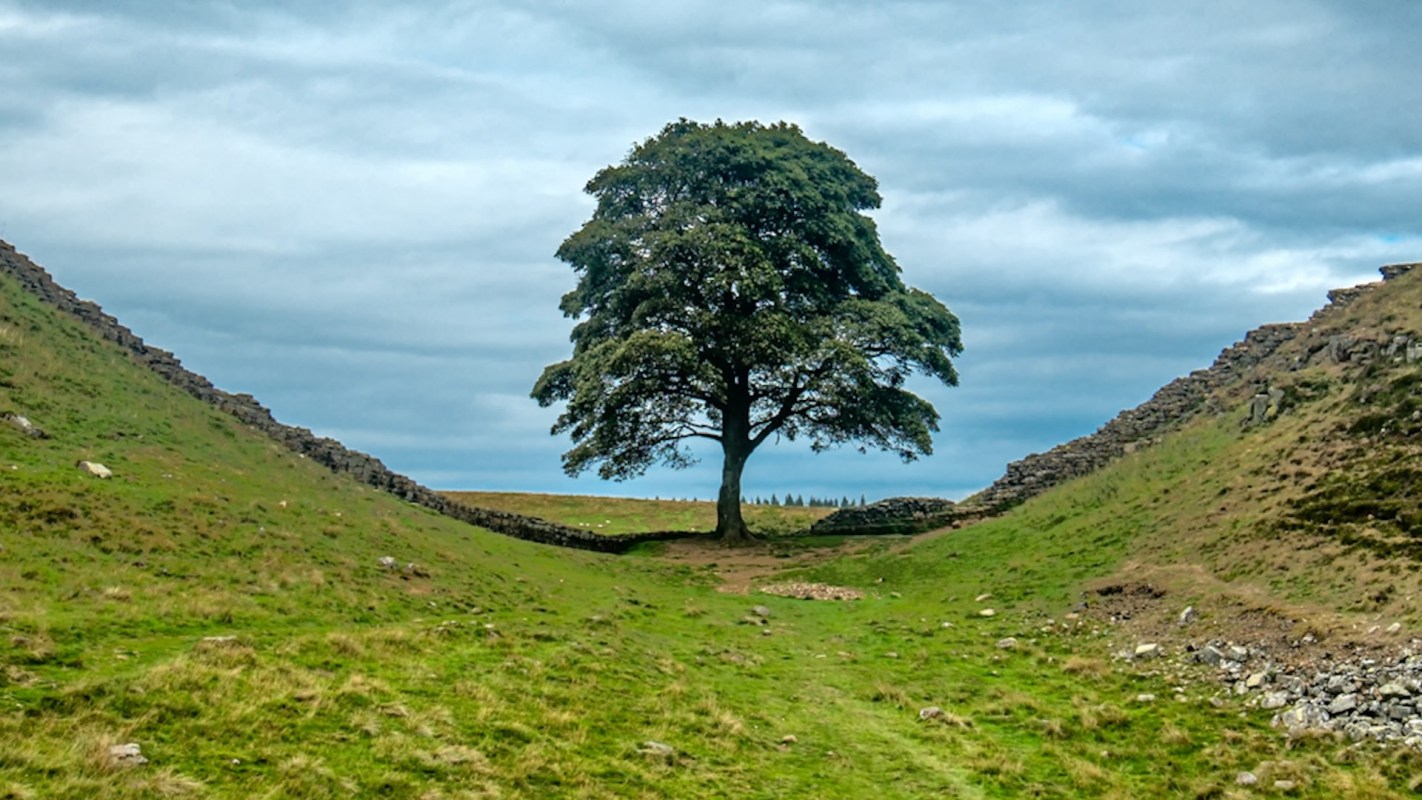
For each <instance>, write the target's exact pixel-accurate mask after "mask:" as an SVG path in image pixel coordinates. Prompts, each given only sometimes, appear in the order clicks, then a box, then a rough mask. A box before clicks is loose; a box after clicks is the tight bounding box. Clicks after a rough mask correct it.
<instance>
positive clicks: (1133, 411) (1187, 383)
mask: <svg viewBox="0 0 1422 800" xmlns="http://www.w3.org/2000/svg"><path fill="white" fill-rule="evenodd" d="M1418 266H1422V264H1418V263H1407V264H1389V265H1386V266H1383V267H1379V268H1378V271H1379V272H1380V273H1381V274H1382V280H1381V281H1374V282H1372V283H1365V284H1360V285H1358V286H1353V287H1349V288H1346V289H1334V290H1333V291H1330V292H1329V293H1328V303H1327V304H1326V305H1324V306H1323V307H1322V308H1320V309H1318V310H1317V311H1315V312H1314V313H1313V314H1312V315H1311V316H1310V317H1309V319H1308V320H1307V321H1304V322H1285V323H1271V324H1268V325H1262V326H1260V327H1258V328H1255V329H1254V330H1252V331H1250V332H1249V333H1247V334H1245V336H1244V339H1243V340H1241V341H1239V342H1236V343H1234V344H1233V345H1230V346H1229V347H1226V348H1225V349H1224V350H1223V351H1221V352H1220V354H1219V356H1218V357H1217V358H1216V359H1215V361H1214V363H1213V364H1211V365H1210V366H1209V367H1207V368H1205V369H1200V370H1195V371H1194V372H1191V373H1190V374H1189V375H1186V376H1183V377H1180V378H1176V379H1175V380H1173V381H1171V382H1170V383H1168V384H1166V385H1165V386H1163V387H1161V389H1159V390H1158V391H1157V392H1156V393H1155V394H1154V395H1153V396H1152V397H1151V398H1150V399H1149V400H1147V401H1146V402H1144V403H1142V404H1140V405H1139V406H1136V407H1135V408H1129V409H1126V410H1125V411H1122V412H1121V413H1120V414H1118V415H1116V417H1115V418H1113V419H1112V420H1110V421H1109V422H1107V423H1106V424H1105V425H1103V426H1101V427H1100V428H1099V429H1097V430H1096V431H1095V432H1094V433H1090V434H1087V435H1086V436H1081V437H1078V438H1076V439H1072V440H1071V441H1069V442H1065V443H1063V444H1059V445H1057V446H1056V447H1053V448H1052V449H1050V450H1048V451H1047V452H1045V453H1033V454H1031V455H1029V456H1027V457H1026V458H1023V459H1020V460H1018V461H1014V462H1012V463H1010V464H1008V465H1007V469H1006V471H1005V472H1004V474H1003V476H1002V477H1001V478H998V479H997V480H996V481H994V482H993V484H992V485H991V486H989V487H988V488H987V489H984V490H983V491H981V492H979V493H977V494H976V495H973V497H971V498H969V502H970V503H974V504H977V505H981V506H984V507H986V508H987V509H991V510H994V511H1000V510H1003V509H1006V508H1009V507H1011V506H1014V505H1017V504H1019V503H1021V502H1022V501H1024V500H1026V499H1028V498H1030V497H1034V496H1036V495H1038V494H1041V493H1042V492H1044V491H1046V490H1047V489H1050V488H1052V487H1053V486H1056V485H1057V484H1060V483H1062V482H1064V481H1067V480H1070V479H1072V478H1076V477H1080V476H1082V475H1086V474H1089V473H1091V472H1094V471H1096V470H1097V469H1100V468H1101V467H1103V466H1105V465H1106V464H1108V463H1110V462H1111V461H1114V460H1115V459H1117V458H1120V457H1121V456H1123V455H1126V454H1127V453H1129V452H1131V451H1132V450H1134V449H1136V448H1137V447H1141V446H1143V445H1146V444H1150V443H1151V442H1152V441H1153V440H1155V439H1157V438H1158V437H1159V436H1161V435H1162V434H1164V433H1166V432H1167V431H1169V430H1172V429H1174V428H1177V427H1179V425H1180V424H1181V423H1183V422H1185V421H1186V420H1188V419H1189V418H1191V417H1192V416H1194V415H1195V414H1197V413H1200V412H1201V411H1204V410H1208V409H1210V408H1211V407H1212V402H1211V401H1212V400H1213V399H1214V396H1215V394H1216V392H1217V391H1218V390H1220V389H1223V388H1224V387H1226V386H1228V385H1229V384H1231V383H1233V382H1235V381H1239V380H1241V379H1242V378H1243V377H1245V376H1246V375H1247V373H1248V372H1249V371H1250V370H1251V369H1252V368H1254V367H1256V366H1258V365H1259V364H1261V363H1263V362H1264V361H1266V360H1267V359H1268V358H1269V357H1270V356H1273V355H1274V354H1275V353H1276V352H1278V351H1279V348H1280V347H1282V346H1283V345H1285V344H1286V343H1288V342H1291V341H1294V340H1295V339H1297V338H1298V337H1300V336H1301V335H1303V334H1305V333H1306V332H1307V331H1309V329H1310V327H1311V326H1317V325H1319V324H1320V323H1325V322H1326V321H1327V320H1328V319H1329V318H1330V317H1331V316H1333V315H1334V314H1336V313H1337V312H1338V311H1340V310H1341V309H1343V308H1345V307H1347V306H1349V305H1351V304H1352V303H1353V302H1354V301H1356V300H1357V299H1358V298H1359V297H1361V296H1362V295H1363V294H1365V293H1367V292H1370V291H1372V290H1374V289H1376V288H1378V287H1380V286H1382V285H1383V284H1384V283H1386V282H1387V281H1390V280H1393V279H1395V278H1397V277H1400V276H1402V275H1405V274H1407V273H1408V272H1410V271H1411V270H1412V269H1413V268H1414V267H1418ZM1335 360H1336V356H1335ZM1294 366H1295V367H1297V366H1301V365H1294ZM1214 410H1216V411H1222V410H1223V409H1219V408H1215V409H1214Z"/></svg>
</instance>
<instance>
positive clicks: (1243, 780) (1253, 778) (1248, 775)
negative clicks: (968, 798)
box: [1234, 772, 1259, 786]
mask: <svg viewBox="0 0 1422 800" xmlns="http://www.w3.org/2000/svg"><path fill="white" fill-rule="evenodd" d="M1234 782H1235V783H1237V784H1239V785H1240V786H1253V785H1254V784H1256V783H1258V782H1259V776H1257V775H1255V774H1254V773H1252V772H1241V773H1239V774H1238V775H1236V776H1234Z"/></svg>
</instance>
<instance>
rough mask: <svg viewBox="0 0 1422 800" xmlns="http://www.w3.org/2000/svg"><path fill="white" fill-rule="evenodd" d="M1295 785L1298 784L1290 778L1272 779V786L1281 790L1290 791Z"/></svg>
mask: <svg viewBox="0 0 1422 800" xmlns="http://www.w3.org/2000/svg"><path fill="white" fill-rule="evenodd" d="M1296 786H1298V784H1296V783H1294V782H1293V781H1290V780H1277V781H1274V788H1275V789H1276V790H1278V791H1281V792H1292V791H1293V790H1294V788H1295V787H1296Z"/></svg>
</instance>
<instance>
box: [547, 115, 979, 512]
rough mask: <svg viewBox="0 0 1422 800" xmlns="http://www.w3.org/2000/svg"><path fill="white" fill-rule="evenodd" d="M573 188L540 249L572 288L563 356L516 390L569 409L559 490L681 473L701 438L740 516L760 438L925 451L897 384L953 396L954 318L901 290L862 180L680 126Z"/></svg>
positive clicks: (871, 186)
mask: <svg viewBox="0 0 1422 800" xmlns="http://www.w3.org/2000/svg"><path fill="white" fill-rule="evenodd" d="M587 191H588V193H590V194H592V195H593V196H594V197H595V198H597V201H598V202H597V209H596V211H594V213H593V217H592V219H591V220H589V221H588V222H587V223H586V224H585V225H583V227H582V228H581V229H580V230H578V231H577V232H576V233H574V234H573V235H572V236H570V237H569V238H568V239H567V241H565V242H564V243H563V245H562V246H561V247H560V248H559V249H558V257H559V258H561V259H562V260H564V261H566V262H568V264H570V265H571V266H572V267H573V270H574V271H575V272H576V273H577V274H578V285H577V288H575V289H574V290H573V291H571V292H569V293H568V294H567V295H565V296H564V298H563V303H562V308H563V311H564V313H565V314H567V315H568V316H569V317H572V318H575V319H578V320H579V322H578V323H577V324H576V325H575V327H574V329H573V333H572V340H573V356H572V358H570V359H568V360H566V361H563V362H560V363H557V364H553V365H551V366H549V367H548V368H547V369H545V370H544V372H543V375H542V376H541V377H540V378H539V380H538V382H537V384H536V385H535V387H534V389H533V396H534V397H535V398H536V399H537V400H538V401H539V403H540V404H542V405H545V406H547V405H551V404H553V403H556V402H560V401H566V402H567V407H566V409H565V410H564V411H563V413H562V414H561V415H560V416H559V418H558V421H557V423H556V424H555V425H554V427H553V432H554V433H567V434H569V435H570V436H571V438H572V440H573V447H572V449H570V450H569V451H568V452H567V453H565V454H564V459H563V463H564V467H565V469H566V470H567V471H568V472H569V473H570V474H577V473H580V472H582V471H583V470H585V469H587V468H589V467H590V466H592V465H597V466H598V474H599V475H601V476H602V477H603V478H609V479H622V478H627V477H631V476H634V475H638V474H641V473H642V472H643V471H644V470H646V469H647V468H648V467H649V466H650V465H652V464H655V463H662V464H665V465H668V466H671V467H682V466H685V465H687V464H688V463H690V461H691V458H692V455H691V452H690V450H689V449H688V447H687V441H688V440H690V439H694V438H698V437H699V438H704V439H709V440H712V441H716V442H719V443H720V444H721V446H722V448H723V451H724V453H725V457H726V462H727V468H728V475H727V479H726V480H727V481H728V483H730V482H733V483H735V484H736V485H734V486H730V485H725V484H723V487H722V497H721V500H722V502H723V503H725V502H733V503H736V505H737V506H738V505H739V504H738V502H736V501H738V500H739V497H740V490H739V485H738V484H739V475H740V470H741V468H742V466H743V464H744V461H745V459H746V458H747V457H748V456H749V455H750V454H751V452H753V451H754V450H755V449H756V448H757V447H758V446H759V445H760V444H761V443H762V442H764V441H765V440H766V439H768V438H769V437H771V436H780V437H784V438H785V439H788V440H794V439H796V438H797V437H799V436H805V437H807V438H808V439H809V440H810V444H811V447H812V448H813V449H815V450H816V451H819V450H823V449H825V448H829V447H833V446H835V445H840V444H844V443H850V442H857V443H860V444H861V446H873V447H877V448H882V449H886V450H891V451H893V452H896V453H898V454H899V455H900V456H901V457H903V458H905V459H911V458H914V457H916V456H917V455H920V454H927V453H930V452H931V451H932V441H931V438H930V437H931V434H932V432H933V431H935V430H937V422H938V414H937V412H936V411H935V410H934V409H933V407H932V406H931V405H930V404H929V403H927V402H926V401H924V400H923V399H922V398H920V397H918V396H916V395H914V394H913V393H911V392H909V391H908V390H907V389H906V388H904V383H905V380H906V379H907V377H908V376H909V375H910V374H912V373H914V372H923V373H925V374H928V375H930V376H932V377H934V378H937V379H938V380H940V381H942V382H943V383H945V384H948V385H954V384H956V383H957V373H956V372H955V371H954V368H953V364H952V361H951V357H952V356H955V355H957V354H958V353H959V352H960V351H961V347H962V343H961V339H960V336H959V329H958V320H957V318H956V317H954V316H953V314H952V313H950V312H949V311H948V309H947V308H945V307H944V306H943V305H942V304H941V303H939V302H938V301H937V300H935V299H934V298H933V297H931V296H930V295H928V294H926V293H924V292H921V291H919V290H917V289H912V288H909V287H907V286H905V285H904V284H903V281H902V280H901V279H900V277H899V268H898V265H897V264H895V263H894V260H893V258H892V257H891V256H890V255H889V254H888V253H887V252H885V251H884V249H883V248H882V247H881V246H880V243H879V239H878V233H877V230H876V228H875V226H874V222H873V220H872V219H870V218H869V217H868V216H867V215H865V214H864V213H862V212H863V211H865V210H868V209H872V208H877V207H878V205H879V202H880V200H879V194H878V191H877V187H876V184H875V181H874V179H873V178H871V177H869V176H868V175H866V174H864V173H863V172H862V171H860V170H859V168H858V167H856V166H855V165H854V163H853V162H851V161H850V160H849V159H848V158H847V157H846V156H845V155H844V154H843V153H841V152H840V151H838V150H835V149H834V148H832V147H829V146H828V145H825V144H822V143H816V142H811V141H810V140H808V139H806V138H805V136H804V134H803V133H801V131H800V129H799V128H797V127H795V126H793V125H788V124H784V123H781V124H777V125H770V126H765V125H761V124H759V123H753V122H746V123H739V124H735V125H728V124H725V123H722V122H716V123H715V124H711V125H704V124H698V123H695V122H690V121H687V120H681V121H679V122H674V123H672V124H670V125H668V126H667V127H666V128H665V129H664V130H663V131H662V132H661V134H660V135H659V136H657V137H654V138H651V139H648V140H647V141H646V142H643V143H642V144H641V145H639V146H638V147H636V148H635V149H634V150H633V151H632V153H631V154H630V155H629V156H628V157H627V159H626V160H625V161H624V162H623V163H622V164H620V165H617V166H612V167H608V168H606V169H604V170H602V171H600V172H599V173H598V174H597V175H596V176H594V177H593V179H592V180H591V181H590V182H589V183H588V185H587ZM731 473H734V474H731Z"/></svg>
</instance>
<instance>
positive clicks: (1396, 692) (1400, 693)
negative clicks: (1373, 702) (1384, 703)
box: [1378, 681, 1412, 697]
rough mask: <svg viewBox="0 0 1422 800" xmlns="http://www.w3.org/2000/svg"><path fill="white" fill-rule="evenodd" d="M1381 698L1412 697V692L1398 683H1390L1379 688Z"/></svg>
mask: <svg viewBox="0 0 1422 800" xmlns="http://www.w3.org/2000/svg"><path fill="white" fill-rule="evenodd" d="M1378 695H1379V696H1380V697H1411V696H1412V692H1411V691H1409V690H1408V688H1407V687H1406V686H1403V685H1402V684H1400V683H1398V682H1397V681H1389V682H1388V683H1384V684H1383V685H1382V686H1379V687H1378Z"/></svg>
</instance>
